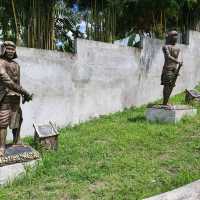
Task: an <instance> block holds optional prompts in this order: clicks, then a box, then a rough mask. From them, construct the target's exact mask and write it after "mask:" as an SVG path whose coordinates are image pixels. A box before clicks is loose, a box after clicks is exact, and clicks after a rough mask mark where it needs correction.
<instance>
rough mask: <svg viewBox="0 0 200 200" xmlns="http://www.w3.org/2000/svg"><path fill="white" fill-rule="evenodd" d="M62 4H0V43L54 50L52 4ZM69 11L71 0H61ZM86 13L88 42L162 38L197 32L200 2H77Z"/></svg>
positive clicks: (8, 0)
mask: <svg viewBox="0 0 200 200" xmlns="http://www.w3.org/2000/svg"><path fill="white" fill-rule="evenodd" d="M59 1H62V0H0V29H1V30H2V34H1V35H2V39H3V40H7V39H10V40H14V41H16V42H17V43H18V44H19V45H24V46H28V47H35V48H45V49H54V41H55V33H54V32H55V27H54V20H55V15H56V13H55V10H56V3H57V2H59ZM63 2H65V3H66V6H68V7H70V6H71V4H72V2H73V0H63ZM79 4H80V6H81V7H82V8H83V9H87V10H89V11H90V15H89V16H88V17H87V20H89V22H90V23H91V26H92V29H91V32H90V35H91V37H90V38H91V39H94V40H101V41H107V42H111V41H113V40H115V39H119V38H123V37H125V35H126V34H127V33H129V32H130V31H135V32H136V31H138V30H149V31H152V32H154V33H155V35H156V36H157V37H162V36H163V35H164V33H165V32H166V31H167V30H169V29H177V30H180V31H185V30H188V29H195V30H199V31H200V23H199V22H200V0H162V1H161V0H79Z"/></svg>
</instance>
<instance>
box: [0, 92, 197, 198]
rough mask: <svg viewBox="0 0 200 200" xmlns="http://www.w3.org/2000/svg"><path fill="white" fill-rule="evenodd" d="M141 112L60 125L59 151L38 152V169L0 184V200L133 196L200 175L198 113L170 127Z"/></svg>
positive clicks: (165, 188) (178, 99)
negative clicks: (150, 118)
mask: <svg viewBox="0 0 200 200" xmlns="http://www.w3.org/2000/svg"><path fill="white" fill-rule="evenodd" d="M173 102H174V103H179V104H183V103H184V95H183V94H181V95H178V96H175V97H174V98H173ZM195 106H196V107H197V108H198V110H200V107H199V106H198V105H195ZM144 112H145V107H140V108H132V109H128V110H125V111H124V112H119V113H116V114H113V115H109V116H102V117H101V118H100V119H95V120H93V121H90V122H87V123H84V124H81V125H78V126H75V127H74V128H65V129H62V130H61V135H60V138H59V145H60V146H59V150H58V151H57V152H45V153H43V160H42V161H41V162H40V164H39V166H38V168H37V170H36V171H34V172H31V171H30V170H28V171H27V176H26V177H23V178H20V179H18V180H16V181H15V182H14V183H13V184H10V185H8V186H7V187H4V188H1V189H0V199H1V200H3V199H6V200H10V199H12V200H15V199H17V200H29V199H34V200H51V199H52V200H54V199H55V200H71V199H74V200H75V199H81V200H90V199H91V200H93V199H94V200H95V199H106V200H107V199H108V200H109V199H113V200H128V199H131V200H135V199H143V198H145V197H150V196H152V195H155V194H159V193H161V192H166V191H168V190H171V189H174V188H176V187H179V186H182V185H184V184H187V183H190V182H192V181H194V180H197V179H200V114H199V113H198V115H197V116H196V117H194V118H185V119H183V120H182V121H181V122H180V123H178V124H177V125H169V124H155V123H154V124H153V123H148V122H147V121H146V120H145V118H144ZM26 141H28V142H29V143H31V142H32V141H31V139H26Z"/></svg>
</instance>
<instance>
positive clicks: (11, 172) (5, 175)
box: [0, 160, 38, 186]
mask: <svg viewBox="0 0 200 200" xmlns="http://www.w3.org/2000/svg"><path fill="white" fill-rule="evenodd" d="M37 162H38V160H32V161H28V162H24V163H16V164H12V165H6V166H3V167H0V186H4V185H6V184H8V183H11V182H12V181H13V180H14V179H15V178H17V177H19V176H22V175H24V174H25V172H26V168H27V167H34V166H35V165H36V164H37Z"/></svg>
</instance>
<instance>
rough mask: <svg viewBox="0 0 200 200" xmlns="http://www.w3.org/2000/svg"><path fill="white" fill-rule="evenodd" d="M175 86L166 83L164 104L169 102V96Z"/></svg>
mask: <svg viewBox="0 0 200 200" xmlns="http://www.w3.org/2000/svg"><path fill="white" fill-rule="evenodd" d="M172 90H173V87H172V86H171V85H164V88H163V105H167V104H168V102H169V97H170V95H171V93H172Z"/></svg>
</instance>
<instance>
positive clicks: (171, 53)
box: [161, 31, 183, 105]
mask: <svg viewBox="0 0 200 200" xmlns="http://www.w3.org/2000/svg"><path fill="white" fill-rule="evenodd" d="M177 39H178V33H177V32H176V31H171V32H169V33H168V35H167V37H166V45H165V46H163V53H164V57H165V63H164V66H163V70H162V75H161V85H163V86H164V88H163V105H168V101H169V97H170V95H171V93H172V90H173V88H174V87H175V83H176V80H177V77H178V75H179V71H180V68H181V67H182V65H183V61H179V60H178V57H179V54H180V49H179V48H178V47H176V43H177ZM177 66H178V67H177Z"/></svg>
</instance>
